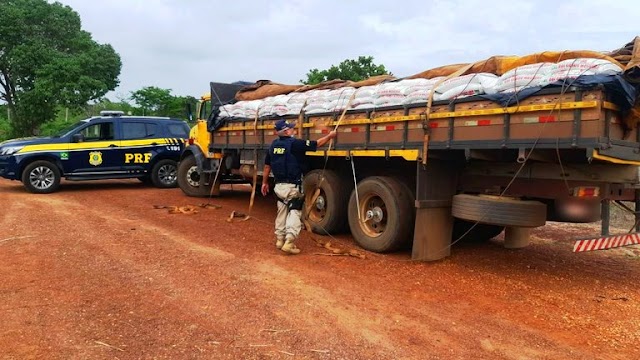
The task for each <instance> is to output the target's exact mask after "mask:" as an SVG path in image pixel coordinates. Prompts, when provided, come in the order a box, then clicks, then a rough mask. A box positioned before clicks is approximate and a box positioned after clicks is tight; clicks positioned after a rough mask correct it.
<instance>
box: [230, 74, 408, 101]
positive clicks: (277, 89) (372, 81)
mask: <svg viewBox="0 0 640 360" xmlns="http://www.w3.org/2000/svg"><path fill="white" fill-rule="evenodd" d="M395 79H396V78H395V77H394V76H391V75H379V76H372V77H370V78H368V79H366V80H362V81H348V80H339V79H338V80H328V81H324V82H321V83H319V84H315V85H283V84H278V83H274V82H271V81H269V80H259V81H258V82H256V83H255V84H252V85H249V86H247V87H245V88H242V89H241V90H240V91H238V92H237V93H236V100H238V101H240V100H257V99H263V98H266V97H269V96H276V95H282V94H288V93H291V92H305V91H309V90H325V89H328V90H333V89H338V88H341V87H345V86H352V87H355V88H358V87H361V86H370V85H376V84H379V83H381V82H384V81H390V80H395Z"/></svg>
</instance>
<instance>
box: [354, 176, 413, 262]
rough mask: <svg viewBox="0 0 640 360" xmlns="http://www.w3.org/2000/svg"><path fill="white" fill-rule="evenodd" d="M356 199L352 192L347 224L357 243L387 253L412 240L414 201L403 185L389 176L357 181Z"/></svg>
mask: <svg viewBox="0 0 640 360" xmlns="http://www.w3.org/2000/svg"><path fill="white" fill-rule="evenodd" d="M358 198H359V201H357V200H356V192H355V191H353V192H352V193H351V199H350V200H349V227H350V229H351V234H352V235H353V238H354V239H355V241H356V242H357V243H358V244H359V245H360V246H362V247H363V248H364V249H366V250H369V251H373V252H390V251H393V250H397V249H399V248H401V247H403V246H404V245H406V244H407V243H408V242H409V241H410V240H411V234H412V233H413V227H414V219H415V211H414V200H413V196H412V195H411V194H410V193H408V192H407V187H406V186H404V185H402V183H400V182H399V181H398V180H396V179H394V178H391V177H384V176H373V177H369V178H366V179H364V180H362V181H361V182H360V183H359V184H358ZM358 203H359V204H360V213H358V206H357V205H358Z"/></svg>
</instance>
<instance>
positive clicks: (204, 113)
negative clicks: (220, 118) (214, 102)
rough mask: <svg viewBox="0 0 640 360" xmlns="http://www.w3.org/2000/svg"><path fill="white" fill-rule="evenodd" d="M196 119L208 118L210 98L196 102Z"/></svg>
mask: <svg viewBox="0 0 640 360" xmlns="http://www.w3.org/2000/svg"><path fill="white" fill-rule="evenodd" d="M198 106H199V107H200V108H199V109H198V119H200V120H206V119H208V118H209V112H210V111H211V100H202V101H200V103H199V104H198Z"/></svg>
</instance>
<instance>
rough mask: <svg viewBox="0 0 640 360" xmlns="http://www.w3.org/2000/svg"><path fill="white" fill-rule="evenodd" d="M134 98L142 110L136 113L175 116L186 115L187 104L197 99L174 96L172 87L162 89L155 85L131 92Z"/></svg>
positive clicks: (193, 102)
mask: <svg viewBox="0 0 640 360" xmlns="http://www.w3.org/2000/svg"><path fill="white" fill-rule="evenodd" d="M131 100H133V101H134V102H135V103H136V104H137V105H138V106H139V109H140V110H141V111H142V114H140V111H138V114H136V115H155V116H169V117H175V118H184V117H186V104H187V102H190V103H191V104H192V106H193V104H195V103H196V99H195V98H193V97H191V96H187V97H182V96H173V95H172V94H171V89H161V88H158V87H155V86H147V87H144V88H142V89H140V90H136V91H133V92H132V93H131Z"/></svg>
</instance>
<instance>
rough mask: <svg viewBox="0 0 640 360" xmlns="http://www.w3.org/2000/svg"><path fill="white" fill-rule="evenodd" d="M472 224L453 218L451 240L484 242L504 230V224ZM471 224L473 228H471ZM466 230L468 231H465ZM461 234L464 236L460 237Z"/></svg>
mask: <svg viewBox="0 0 640 360" xmlns="http://www.w3.org/2000/svg"><path fill="white" fill-rule="evenodd" d="M474 224H475V222H471V221H465V220H460V219H455V221H454V222H453V235H452V236H451V241H456V240H458V239H460V241H464V242H485V241H488V240H491V239H493V238H494V237H496V236H498V235H500V233H501V232H502V231H503V230H504V226H498V225H488V224H477V225H475V226H474ZM472 226H473V228H471V227H472ZM469 229H471V231H469ZM467 231H469V232H468V233H467ZM465 234H466V235H465ZM463 235H464V237H463V238H460V237H461V236H463Z"/></svg>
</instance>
